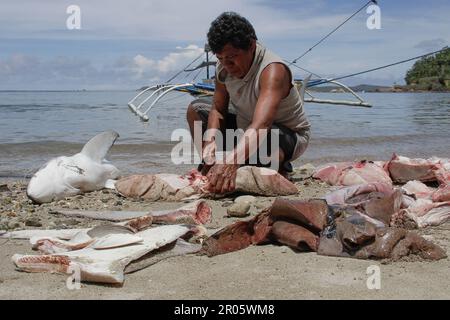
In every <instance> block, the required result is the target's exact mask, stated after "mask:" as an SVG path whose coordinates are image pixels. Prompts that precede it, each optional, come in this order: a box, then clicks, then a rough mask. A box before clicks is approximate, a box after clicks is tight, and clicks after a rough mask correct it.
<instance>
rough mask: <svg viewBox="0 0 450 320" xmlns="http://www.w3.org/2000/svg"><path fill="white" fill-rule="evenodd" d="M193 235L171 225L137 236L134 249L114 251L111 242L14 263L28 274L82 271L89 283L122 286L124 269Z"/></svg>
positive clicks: (18, 259) (25, 257) (24, 257)
mask: <svg viewBox="0 0 450 320" xmlns="http://www.w3.org/2000/svg"><path fill="white" fill-rule="evenodd" d="M189 231H190V228H189V227H188V226H181V225H170V226H160V227H156V228H150V229H147V230H144V231H141V232H138V233H136V234H135V236H136V237H139V238H141V241H140V242H138V243H134V244H133V245H125V246H120V247H113V248H109V249H106V250H105V247H110V246H109V244H108V241H105V242H104V243H102V246H101V247H100V248H96V247H95V246H91V245H89V246H87V247H85V248H83V249H80V250H75V251H68V252H64V253H61V254H50V255H18V254H16V255H14V256H13V257H12V261H13V262H14V264H15V265H16V267H17V268H18V269H19V270H21V271H25V272H50V273H69V272H70V270H71V269H72V270H73V268H79V270H80V271H81V280H82V281H88V282H99V283H111V284H122V283H123V281H124V269H125V268H126V266H127V265H128V264H130V263H131V262H132V261H135V260H137V259H139V258H141V257H143V256H145V255H146V254H148V253H149V252H151V251H153V250H155V249H158V248H161V247H163V246H165V245H167V244H169V243H173V242H174V241H176V240H177V239H179V238H180V237H182V236H183V235H185V234H186V233H188V232H189Z"/></svg>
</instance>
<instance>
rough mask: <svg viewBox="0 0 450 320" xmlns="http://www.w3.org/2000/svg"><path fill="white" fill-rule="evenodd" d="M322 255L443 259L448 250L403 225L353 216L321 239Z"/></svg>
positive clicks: (338, 223) (339, 222) (320, 252)
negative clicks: (385, 224) (378, 225)
mask: <svg viewBox="0 0 450 320" xmlns="http://www.w3.org/2000/svg"><path fill="white" fill-rule="evenodd" d="M317 252H318V254H320V255H327V256H338V257H352V258H357V259H392V260H398V259H399V258H401V257H404V256H407V255H409V254H416V255H419V256H420V257H422V258H423V259H428V260H439V259H443V258H445V257H446V255H445V251H444V250H443V249H442V248H440V247H439V246H437V245H435V244H433V243H431V242H429V241H427V240H425V239H424V238H423V237H421V236H419V235H417V234H415V233H413V232H411V231H408V230H405V229H402V228H391V227H386V228H376V226H375V225H373V224H371V223H370V222H367V221H365V220H364V219H362V218H360V217H358V216H356V215H353V216H350V217H340V218H338V219H336V221H335V223H334V226H333V227H332V229H331V230H327V232H324V233H323V234H322V236H321V238H320V240H319V248H318V251H317Z"/></svg>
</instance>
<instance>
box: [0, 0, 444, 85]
mask: <svg viewBox="0 0 450 320" xmlns="http://www.w3.org/2000/svg"><path fill="white" fill-rule="evenodd" d="M366 2H367V1H359V0H339V1H337V0H335V1H331V0H327V1H325V0H308V1H307V0H303V1H301V0H284V1H283V0H280V1H268V0H227V1H216V0H209V1H204V0H190V1H179V0H176V1H175V0H164V1H153V0H129V1H120V2H119V1H116V2H112V1H106V0H90V1H88V0H71V1H66V0H39V1H36V0H19V1H13V0H2V2H1V4H0V90H19V89H27V90H72V89H90V90H97V89H136V88H138V87H141V86H143V85H147V84H152V83H156V82H159V81H164V80H167V79H168V78H170V76H171V75H172V74H174V73H176V71H177V70H179V69H180V68H182V67H183V66H185V65H186V64H187V63H189V62H190V61H191V60H192V59H193V58H195V57H196V56H198V55H199V53H201V51H202V47H203V46H204V43H205V40H206V33H207V30H208V28H209V24H210V22H211V21H212V20H213V19H214V18H215V17H216V16H217V15H219V14H220V13H221V12H223V11H236V12H239V13H240V14H242V15H244V16H245V17H247V18H248V19H249V20H250V21H251V22H252V23H253V24H254V26H255V29H256V32H257V35H258V37H259V39H260V41H261V42H263V43H264V44H265V45H266V46H268V47H269V48H270V49H271V50H272V51H274V52H276V53H277V54H279V55H280V56H282V57H283V58H285V59H288V60H293V59H294V58H296V57H298V56H299V55H300V54H301V53H303V52H304V51H305V50H307V49H308V48H309V47H311V46H312V45H313V44H314V43H315V42H316V41H318V39H320V38H321V37H322V36H324V35H325V34H327V33H328V32H329V31H331V30H332V29H333V28H334V27H336V26H337V25H338V24H339V23H341V22H342V21H344V20H345V19H346V18H347V17H348V16H350V15H351V14H352V13H353V12H354V11H356V10H357V9H359V8H360V7H361V6H362V5H363V4H365V3H366ZM72 4H75V5H78V6H79V7H80V9H81V30H68V29H67V27H66V20H67V18H68V17H69V15H68V14H67V13H66V9H67V7H68V6H69V5H72ZM379 5H380V8H381V27H382V28H381V29H380V30H369V29H368V28H367V27H366V20H367V19H368V17H369V14H367V13H366V12H365V11H362V12H360V13H359V14H358V15H357V16H356V17H354V18H353V19H352V20H351V21H350V22H349V23H347V24H346V25H344V26H343V27H342V28H341V29H340V30H338V31H337V32H336V33H335V34H334V35H332V36H331V37H330V38H329V39H327V40H326V41H325V42H324V43H323V44H321V45H320V46H318V47H317V48H316V49H314V50H313V51H312V52H311V53H309V54H308V55H306V56H305V57H304V58H303V59H301V60H300V61H299V65H300V66H302V67H304V68H306V69H309V70H311V71H313V72H315V73H318V74H320V75H322V76H324V77H334V76H339V75H343V74H348V73H352V72H358V71H361V70H364V69H369V68H372V67H377V66H380V65H384V64H389V63H392V62H395V61H398V60H402V59H405V58H409V57H413V56H416V55H420V54H423V53H426V52H428V51H433V50H436V49H440V48H442V47H443V46H445V45H448V44H449V42H450V19H449V18H448V15H449V13H450V2H449V1H443V0H429V1H417V0H411V1H393V0H391V1H387V0H386V1H383V0H380V1H379ZM411 65H412V63H408V64H404V65H401V66H398V67H394V68H390V69H385V70H382V71H378V72H374V73H370V74H367V75H363V76H360V77H356V78H351V79H348V80H346V81H345V82H346V83H348V84H360V83H373V84H384V85H391V84H393V83H394V82H397V83H402V81H403V77H404V74H405V72H406V70H407V69H408V68H409V67H411ZM294 71H295V72H296V75H297V76H299V77H301V76H304V74H303V73H302V72H301V71H300V70H296V69H294Z"/></svg>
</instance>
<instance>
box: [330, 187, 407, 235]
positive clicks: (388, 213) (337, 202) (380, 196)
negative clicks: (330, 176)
mask: <svg viewBox="0 0 450 320" xmlns="http://www.w3.org/2000/svg"><path fill="white" fill-rule="evenodd" d="M325 199H326V200H327V203H328V204H329V205H333V206H340V207H342V208H354V209H355V210H356V211H358V213H359V214H360V215H361V216H363V217H364V218H366V220H367V221H368V222H371V223H373V224H375V225H376V226H378V227H386V226H389V224H390V222H391V218H392V215H394V214H395V213H397V212H398V211H399V210H400V208H401V206H402V204H403V200H404V197H403V195H402V193H401V192H400V191H399V190H396V189H394V188H393V187H392V185H389V184H385V183H369V184H363V185H356V186H350V187H345V188H342V189H340V190H337V191H334V192H332V193H330V194H328V195H326V197H325Z"/></svg>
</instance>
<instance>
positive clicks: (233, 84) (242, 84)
mask: <svg viewBox="0 0 450 320" xmlns="http://www.w3.org/2000/svg"><path fill="white" fill-rule="evenodd" d="M272 63H281V64H284V65H285V66H286V67H287V70H289V72H290V73H291V79H292V88H291V91H290V92H289V95H288V96H287V97H286V98H284V99H283V100H281V103H280V105H279V107H278V111H277V113H276V115H275V120H274V123H275V124H281V125H283V126H285V127H287V128H289V129H291V130H293V131H295V132H300V131H303V130H305V129H309V128H310V124H309V122H308V119H307V118H306V115H305V112H304V110H303V100H302V98H301V97H300V93H299V92H298V90H297V88H296V86H295V83H294V81H293V76H292V72H291V71H290V69H289V66H288V65H287V64H286V63H285V62H283V60H282V59H281V58H280V57H278V56H277V55H275V54H274V53H272V52H271V51H269V50H267V49H266V48H265V47H264V46H263V45H261V44H260V43H259V42H257V44H256V52H255V58H254V60H253V64H252V66H251V67H250V70H249V72H248V73H247V75H246V76H245V77H244V78H243V79H239V78H235V77H233V76H231V75H228V73H227V72H226V71H225V70H224V68H223V66H222V65H221V63H220V62H217V66H216V70H217V71H216V75H217V77H216V78H217V81H218V82H220V83H223V84H224V85H225V87H226V88H227V91H228V93H229V95H230V102H231V105H232V107H233V108H234V109H235V112H236V122H237V126H238V128H241V129H244V130H245V129H246V128H248V126H249V125H250V123H251V122H252V119H253V113H254V112H255V108H256V103H257V102H258V97H259V91H260V90H259V79H260V76H261V73H262V72H263V70H264V69H265V68H266V67H267V66H268V65H269V64H272Z"/></svg>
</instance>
